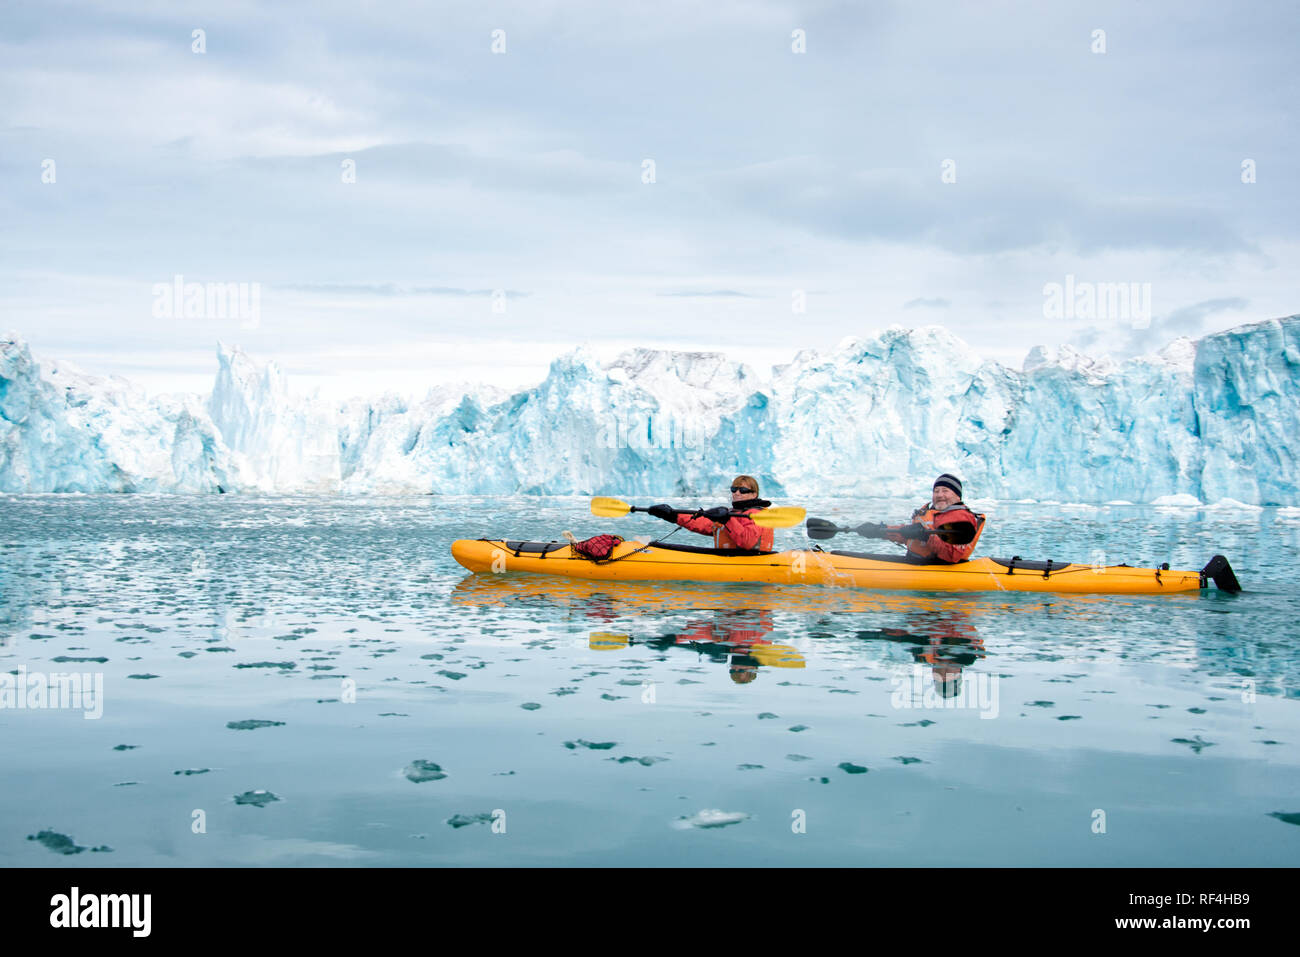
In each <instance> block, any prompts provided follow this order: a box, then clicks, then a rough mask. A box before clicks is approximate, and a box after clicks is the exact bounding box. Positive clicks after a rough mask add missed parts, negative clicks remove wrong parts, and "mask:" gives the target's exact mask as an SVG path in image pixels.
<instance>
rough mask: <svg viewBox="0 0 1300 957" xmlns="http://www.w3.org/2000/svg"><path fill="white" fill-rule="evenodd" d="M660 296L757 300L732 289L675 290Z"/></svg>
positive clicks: (662, 293) (745, 293) (755, 297)
mask: <svg viewBox="0 0 1300 957" xmlns="http://www.w3.org/2000/svg"><path fill="white" fill-rule="evenodd" d="M657 295H660V296H678V297H681V298H683V299H757V298H759V297H758V296H751V295H750V294H749V293H747V292H736V290H734V289H704V290H690V289H683V290H675V291H673V292H661V293H658V294H657Z"/></svg>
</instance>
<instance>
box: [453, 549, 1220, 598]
mask: <svg viewBox="0 0 1300 957" xmlns="http://www.w3.org/2000/svg"><path fill="white" fill-rule="evenodd" d="M451 553H452V557H454V558H455V559H456V561H458V562H460V564H461V565H463V566H465V567H466V568H468V569H469V570H470V571H472V572H486V573H496V574H503V573H508V572H533V573H541V574H546V575H560V576H564V577H567V578H585V579H593V580H600V581H693V582H765V583H769V584H779V585H842V586H852V587H857V588H879V589H897V590H918V591H1033V592H1067V593H1093V594H1149V595H1167V594H1173V593H1175V592H1196V591H1199V590H1201V589H1203V588H1205V587H1206V584H1207V580H1208V579H1210V578H1213V579H1214V581H1215V583H1216V584H1217V585H1218V586H1219V587H1220V588H1223V589H1225V590H1234V589H1235V587H1236V579H1235V577H1232V572H1231V569H1230V568H1228V565H1227V561H1226V559H1223V558H1222V557H1221V556H1215V558H1214V559H1213V560H1212V561H1211V562H1210V564H1208V565H1207V566H1206V567H1205V568H1204V569H1202V570H1200V571H1186V570H1184V571H1170V570H1169V569H1168V568H1167V567H1161V568H1135V567H1130V566H1128V565H1108V566H1093V565H1077V564H1069V563H1063V562H1030V561H1022V560H1020V559H1017V558H1012V559H997V558H977V559H973V560H971V561H967V562H958V563H956V564H954V565H945V564H932V563H924V562H918V561H916V560H915V559H909V558H906V557H899V556H893V555H871V554H865V553H862V552H835V551H830V552H828V551H822V550H820V549H816V548H813V549H801V550H798V551H788V552H772V553H767V554H756V553H752V552H751V553H744V554H735V553H734V551H733V552H731V553H728V552H727V551H725V550H719V549H714V548H697V547H695V546H691V545H676V544H669V543H661V542H651V543H649V544H648V545H643V544H640V543H638V542H623V543H622V544H620V545H617V546H616V547H615V549H614V551H613V553H612V555H611V557H610V558H609V559H608V560H605V561H592V560H591V559H588V558H585V557H583V556H581V555H578V554H575V553H574V552H573V550H572V548H571V547H570V546H569V545H567V544H564V543H560V542H516V541H504V540H488V539H478V540H470V539H461V540H459V541H456V542H454V543H452V546H451ZM1225 571H1226V574H1225Z"/></svg>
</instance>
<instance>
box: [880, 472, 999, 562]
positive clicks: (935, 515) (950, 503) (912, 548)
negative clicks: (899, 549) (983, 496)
mask: <svg viewBox="0 0 1300 957" xmlns="http://www.w3.org/2000/svg"><path fill="white" fill-rule="evenodd" d="M961 488H962V486H961V479H959V478H957V476H955V475H951V474H949V473H947V472H945V473H944V474H943V475H940V476H939V477H938V478H937V479H935V480H934V487H933V488H932V489H931V492H930V501H929V503H928V504H926V505H923V506H922V507H921V508H918V509H917V510H916V511H915V512H913V513H912V524H911V525H903V526H898V527H895V528H892V529H890V531H889V532H888V533H887V534H886V535H885V537H886V538H887V539H889V540H890V541H891V542H897V543H898V544H900V545H906V546H907V550H908V551H909V552H910V553H911V554H913V555H917V556H919V557H921V558H934V559H938V560H939V561H941V562H948V563H949V564H952V563H954V562H964V561H965V560H966V559H968V558H970V556H971V553H972V552H973V551H975V543H976V542H977V541H978V540H979V537H980V532H982V531H983V530H984V516H983V515H976V514H975V513H974V512H972V511H971V510H970V509H968V508H967V507H966V506H965V504H964V503H963V502H962V500H961Z"/></svg>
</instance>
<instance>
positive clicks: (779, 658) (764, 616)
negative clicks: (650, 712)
mask: <svg viewBox="0 0 1300 957" xmlns="http://www.w3.org/2000/svg"><path fill="white" fill-rule="evenodd" d="M772 629H773V624H772V619H771V616H770V615H769V614H768V613H767V612H766V611H760V612H758V613H754V612H749V611H745V612H723V613H720V614H719V615H718V616H717V617H716V618H714V619H712V620H709V621H700V620H694V621H691V622H689V623H688V624H687V626H686V628H685V630H683V631H681V632H677V633H674V634H669V635H664V636H662V637H659V638H650V639H634V638H631V637H629V636H628V635H624V634H619V633H615V632H592V633H591V636H590V638H589V640H588V644H589V647H591V648H592V650H595V651H608V650H613V649H615V648H625V647H627V646H628V645H630V644H643V645H645V646H647V647H649V648H655V649H658V650H667V649H669V648H690V649H691V650H693V651H695V652H696V653H698V654H701V655H705V656H707V657H708V658H709V660H710V661H715V662H717V663H719V664H729V669H728V671H729V673H730V675H731V680H732V681H734V682H736V683H737V684H748V683H749V682H751V681H753V680H754V679H755V678H756V677H758V669H759V667H760V666H767V667H769V668H802V667H804V659H803V655H801V654H800V653H799V652H798V651H797V650H796V649H794V648H792V647H790V646H789V645H782V644H777V643H776V642H773V641H770V640H768V639H767V638H766V637H765V636H766V635H767V634H768V633H769V632H771V631H772Z"/></svg>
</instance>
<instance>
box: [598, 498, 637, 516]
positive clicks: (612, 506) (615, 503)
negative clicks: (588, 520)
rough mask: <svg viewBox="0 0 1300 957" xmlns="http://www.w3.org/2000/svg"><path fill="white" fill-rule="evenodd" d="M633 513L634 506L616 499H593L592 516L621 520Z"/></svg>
mask: <svg viewBox="0 0 1300 957" xmlns="http://www.w3.org/2000/svg"><path fill="white" fill-rule="evenodd" d="M630 511H632V506H631V505H629V504H627V502H624V501H621V500H620V499H616V498H593V499H592V500H591V514H592V515H599V516H600V517H601V518H621V517H622V516H624V515H626V514H627V513H628V512H630Z"/></svg>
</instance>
